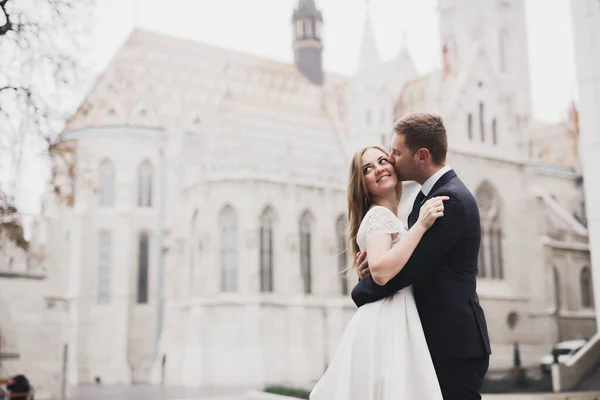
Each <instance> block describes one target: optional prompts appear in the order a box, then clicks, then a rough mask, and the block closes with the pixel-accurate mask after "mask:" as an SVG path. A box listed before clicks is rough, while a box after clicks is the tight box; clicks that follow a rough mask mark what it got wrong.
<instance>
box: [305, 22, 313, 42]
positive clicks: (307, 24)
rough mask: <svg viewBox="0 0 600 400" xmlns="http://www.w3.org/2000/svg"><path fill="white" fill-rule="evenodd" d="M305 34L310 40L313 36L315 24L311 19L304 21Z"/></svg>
mask: <svg viewBox="0 0 600 400" xmlns="http://www.w3.org/2000/svg"><path fill="white" fill-rule="evenodd" d="M304 33H305V36H306V37H309V38H310V37H312V35H313V22H312V21H311V20H310V19H307V20H305V21H304Z"/></svg>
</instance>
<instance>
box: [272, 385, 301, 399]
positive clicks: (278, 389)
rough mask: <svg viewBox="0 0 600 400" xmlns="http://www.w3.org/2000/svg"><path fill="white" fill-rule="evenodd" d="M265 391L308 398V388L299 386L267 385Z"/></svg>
mask: <svg viewBox="0 0 600 400" xmlns="http://www.w3.org/2000/svg"><path fill="white" fill-rule="evenodd" d="M264 391H265V392H267V393H273V394H280V395H282V396H290V397H297V398H299V399H306V400H308V395H309V394H310V390H306V389H299V388H289V387H285V386H267V387H266V388H265V390H264Z"/></svg>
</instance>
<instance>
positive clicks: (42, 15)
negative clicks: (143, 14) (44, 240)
mask: <svg viewBox="0 0 600 400" xmlns="http://www.w3.org/2000/svg"><path fill="white" fill-rule="evenodd" d="M93 1H94V0H18V1H17V0H0V211H1V212H0V236H2V234H7V235H8V237H10V238H12V239H13V241H14V242H15V243H17V244H18V245H19V246H21V247H22V246H26V241H24V238H23V237H22V235H23V233H22V232H23V229H22V226H21V219H20V217H19V215H20V213H19V210H18V209H17V207H16V203H15V194H16V193H17V192H18V190H19V184H20V183H22V170H23V164H24V163H26V162H27V160H28V159H29V160H31V159H32V158H33V157H32V155H33V156H35V157H36V159H37V161H38V162H40V161H41V160H43V161H44V162H40V165H44V167H46V168H44V169H45V170H42V171H39V172H40V173H42V174H44V175H46V176H48V179H49V180H50V183H51V184H52V185H53V186H54V191H55V193H56V194H57V195H58V197H59V198H60V199H62V200H64V201H66V202H67V203H70V202H72V193H70V192H69V190H68V188H67V189H63V188H62V186H64V185H62V184H59V183H58V182H57V180H56V176H57V175H58V173H57V169H61V170H63V171H64V170H65V168H66V170H67V171H68V172H71V173H74V172H73V171H74V167H73V166H72V165H71V164H73V163H74V150H73V146H72V145H69V143H65V142H64V140H63V138H62V137H61V135H60V132H61V130H62V127H63V125H64V121H65V120H66V115H67V113H68V112H69V110H71V109H72V108H73V107H74V104H73V102H74V101H76V100H75V96H74V95H73V89H74V88H75V87H76V86H77V85H78V84H80V83H81V74H80V73H81V63H80V60H81V57H80V54H79V52H80V51H81V48H82V40H84V39H85V38H86V33H87V32H88V27H87V26H88V24H89V20H90V18H89V17H90V11H91V9H92V3H93ZM40 157H41V158H40Z"/></svg>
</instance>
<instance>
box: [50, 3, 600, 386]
mask: <svg viewBox="0 0 600 400" xmlns="http://www.w3.org/2000/svg"><path fill="white" fill-rule="evenodd" d="M440 3H441V4H440V7H439V17H440V18H439V19H440V28H441V29H440V32H441V36H442V37H441V39H442V40H441V42H442V43H443V47H442V49H440V57H442V68H441V69H439V70H435V71H433V72H431V73H429V74H427V75H424V76H420V75H419V74H418V72H417V69H416V67H415V64H414V62H413V60H412V58H411V56H410V53H409V51H408V49H407V47H406V45H402V46H400V50H399V51H398V53H397V54H396V55H395V56H394V57H392V58H391V59H389V60H381V59H380V57H379V54H378V50H377V44H376V41H375V39H374V36H373V31H372V21H371V17H370V15H369V14H367V16H366V20H365V28H364V32H363V38H362V42H361V43H360V59H359V65H358V69H357V71H356V73H355V74H353V75H351V76H342V75H339V74H333V73H328V72H327V71H325V70H324V68H323V52H324V51H332V50H329V49H331V48H333V47H334V46H335V43H325V41H324V38H323V36H322V32H323V29H322V26H323V24H324V23H326V20H325V18H324V16H323V15H322V13H321V12H320V11H319V8H318V2H315V1H314V0H299V1H298V3H297V4H296V6H295V9H294V11H293V15H292V18H291V24H292V28H293V37H291V38H290V47H291V50H292V51H293V54H294V62H293V63H282V62H277V61H273V60H268V59H264V58H260V57H257V56H254V55H251V54H246V53H243V52H238V51H234V50H228V49H223V48H218V47H213V46H209V45H205V44H202V43H197V42H193V41H189V40H183V39H179V38H174V37H171V36H168V35H165V34H160V33H156V32H150V31H144V30H135V31H134V32H133V33H132V34H131V36H130V37H129V38H128V39H127V40H126V42H125V43H124V45H123V46H122V48H121V49H120V50H119V51H118V52H117V54H116V55H115V56H114V58H113V60H112V62H111V63H110V64H109V66H108V67H107V69H106V70H105V71H104V72H103V73H102V74H101V75H100V76H99V77H98V79H97V82H96V84H95V85H94V87H93V89H92V90H91V91H90V93H89V95H88V96H87V98H86V99H85V101H84V102H83V103H82V104H81V106H80V107H79V109H78V111H77V112H76V113H75V115H73V117H72V118H71V119H70V121H69V123H68V125H67V128H66V130H65V133H64V135H65V138H67V139H68V140H69V141H70V143H73V144H74V147H75V149H76V152H75V154H76V157H74V158H73V160H72V163H73V165H74V166H75V170H76V174H74V176H71V175H68V174H66V172H65V174H64V175H63V183H64V185H63V186H64V190H66V191H69V193H71V194H72V199H73V201H72V204H64V203H61V202H60V201H58V198H57V196H56V194H55V193H48V195H47V196H46V197H45V199H44V216H43V220H42V223H41V229H44V230H45V232H46V233H45V235H43V236H44V237H46V238H47V243H46V244H45V246H44V249H45V251H46V254H45V257H46V260H48V267H47V268H48V271H49V272H48V273H49V274H50V275H51V276H52V279H54V282H55V284H56V288H57V291H59V292H64V293H70V294H71V295H72V296H73V301H71V303H70V306H69V307H70V308H69V319H68V322H67V327H68V328H67V329H68V335H67V336H68V339H67V343H66V344H67V345H68V349H69V351H68V355H69V363H68V372H69V383H70V384H72V385H75V384H78V383H91V382H94V381H96V380H100V381H101V382H103V383H107V384H108V383H120V384H129V383H132V382H133V383H146V382H164V383H165V384H166V385H177V386H180V385H181V386H248V387H249V386H253V387H260V386H262V385H265V384H288V385H294V386H306V387H310V385H312V384H314V383H315V382H316V380H317V379H318V378H319V377H320V376H321V375H322V373H323V372H324V370H325V368H326V367H327V365H328V363H329V360H330V359H331V357H332V355H333V353H334V351H335V349H336V346H337V344H338V341H339V338H340V336H341V334H342V332H343V330H344V328H345V326H346V324H347V322H348V320H349V319H350V317H351V316H352V314H353V312H354V311H355V309H356V307H355V306H354V304H353V303H352V300H351V299H350V296H349V292H350V291H351V289H352V286H353V284H354V282H355V280H354V279H346V278H343V277H342V274H341V270H343V269H344V268H345V267H346V266H347V264H348V262H349V260H350V259H351V257H350V256H349V254H348V252H347V250H346V248H347V244H346V230H347V217H346V207H347V204H346V186H347V179H348V176H347V175H348V168H349V165H350V161H351V157H352V154H353V153H354V152H355V151H356V150H358V149H359V148H360V147H361V146H364V145H367V144H378V145H383V146H384V147H385V148H388V147H389V140H390V133H391V126H392V124H393V122H394V121H395V119H397V118H399V117H400V116H402V115H404V114H406V113H409V112H423V111H426V112H436V113H440V114H441V115H442V116H443V117H444V120H445V123H446V127H447V130H448V135H449V142H450V148H449V155H448V163H449V164H450V166H451V167H452V168H454V169H455V170H456V171H457V173H458V175H459V176H460V177H461V179H462V180H463V181H464V182H465V184H466V185H467V186H468V187H469V188H470V189H471V190H472V191H473V193H474V194H475V196H476V198H477V200H478V203H479V207H480V211H481V223H482V233H483V240H482V247H481V250H480V273H479V279H478V293H479V296H480V301H481V305H482V307H483V309H484V311H485V313H486V317H487V321H488V327H489V332H490V338H491V341H492V351H493V354H492V358H491V366H490V370H501V369H506V368H509V367H510V366H511V364H512V355H513V353H512V349H513V344H514V343H515V342H518V343H519V345H520V349H521V352H522V353H521V354H522V359H523V363H524V364H525V365H528V366H535V365H537V362H538V360H539V358H540V357H541V356H542V355H545V354H547V353H548V352H549V351H550V348H551V346H552V345H553V344H554V343H556V342H559V341H562V340H566V339H576V338H589V337H590V336H591V335H592V334H593V333H594V332H595V330H596V323H595V318H594V315H595V314H594V308H593V307H594V301H593V294H592V289H591V287H592V285H591V272H590V267H589V266H590V256H589V249H588V239H587V235H588V231H587V228H586V219H585V213H584V212H583V206H582V204H583V197H582V196H583V194H582V189H581V183H582V181H581V175H580V172H579V170H578V167H577V163H576V162H575V161H573V157H575V160H576V154H575V155H574V154H573V152H572V150H571V148H563V147H561V148H560V149H555V148H553V147H547V146H546V144H544V143H545V142H544V139H543V138H544V136H543V135H542V136H539V135H534V134H533V133H532V132H534V131H535V130H534V129H533V128H534V127H538V126H539V125H536V123H535V121H532V116H531V91H530V77H529V65H528V49H527V40H526V25H525V5H524V3H525V2H524V0H512V1H497V0H478V1H477V2H467V1H464V0H445V1H441V0H440ZM282 34H283V32H282ZM399 45H400V43H399ZM573 121H575V122H573ZM573 121H571V122H573V123H570V124H569V127H570V128H569V129H564V130H561V129H558V128H556V129H555V131H553V132H554V133H555V134H556V135H559V136H560V135H561V134H562V133H564V135H566V136H564V137H565V139H564V140H565V143H569V140H570V139H569V138H570V137H572V136H573V135H575V136H576V135H577V132H576V129H572V128H573V127H576V112H575V114H574V120H573ZM553 129H554V128H553ZM561 132H562V133H561ZM569 135H571V136H569ZM561 137H562V136H561ZM545 146H546V147H545ZM541 148H546V150H545V153H544V152H541V151H539V149H541ZM558 150H560V151H563V152H565V155H564V159H568V160H570V161H569V163H556V162H554V160H555V159H554V158H552V152H554V151H558ZM542 153H543V154H544V157H541V154H542ZM561 154H562V153H561ZM561 157H563V156H562V155H561ZM65 169H68V168H67V166H65ZM418 190H419V187H418V185H416V184H415V183H412V182H409V183H406V190H405V198H404V199H403V201H402V202H401V204H400V207H399V212H400V215H402V216H403V218H406V216H407V214H408V211H409V209H410V207H411V205H412V203H413V199H414V197H415V196H416V193H417V191H418Z"/></svg>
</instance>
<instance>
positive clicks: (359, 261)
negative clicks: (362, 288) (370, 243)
mask: <svg viewBox="0 0 600 400" xmlns="http://www.w3.org/2000/svg"><path fill="white" fill-rule="evenodd" d="M356 255H357V258H356V265H357V267H356V270H357V272H358V277H359V278H360V279H362V278H364V277H365V276H367V275H369V273H370V272H371V271H369V260H367V252H366V251H360V252H358V253H357V254H356Z"/></svg>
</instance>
